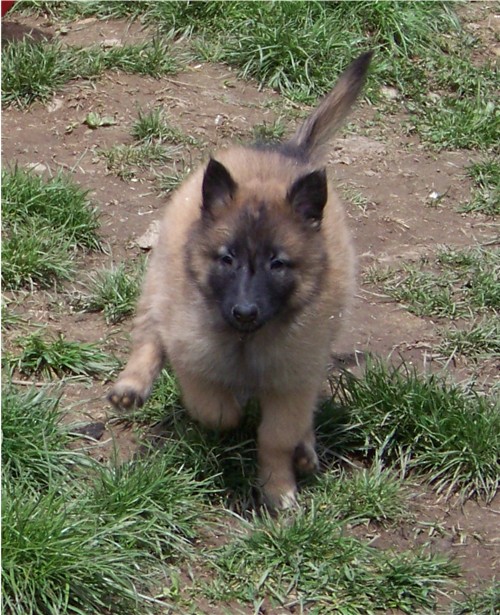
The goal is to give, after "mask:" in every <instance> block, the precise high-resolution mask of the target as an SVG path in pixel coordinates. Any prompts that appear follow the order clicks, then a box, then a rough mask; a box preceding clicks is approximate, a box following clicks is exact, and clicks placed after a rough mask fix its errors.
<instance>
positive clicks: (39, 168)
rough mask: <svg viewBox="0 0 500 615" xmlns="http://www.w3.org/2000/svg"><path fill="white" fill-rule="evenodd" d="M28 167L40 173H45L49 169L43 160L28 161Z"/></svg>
mask: <svg viewBox="0 0 500 615" xmlns="http://www.w3.org/2000/svg"><path fill="white" fill-rule="evenodd" d="M26 168H27V169H29V170H30V171H33V173H37V174H38V175H43V174H44V173H45V171H47V167H46V166H45V165H44V164H42V163H41V162H28V164H27V165H26Z"/></svg>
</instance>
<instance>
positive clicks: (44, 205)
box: [2, 167, 100, 289]
mask: <svg viewBox="0 0 500 615" xmlns="http://www.w3.org/2000/svg"><path fill="white" fill-rule="evenodd" d="M2 214H3V228H4V241H3V250H2V281H3V283H4V285H5V287H6V288H10V289H17V288H21V287H25V286H33V285H37V286H41V287H49V286H51V285H52V284H53V283H54V282H56V281H57V280H60V279H68V278H70V277H71V275H72V274H73V261H74V258H75V253H76V249H77V248H86V249H98V248H99V247H100V242H99V239H98V236H97V233H96V231H97V228H98V226H99V224H98V218H97V212H96V210H95V209H94V208H93V207H92V206H91V205H90V203H89V200H88V197H87V191H86V190H83V189H82V188H81V187H80V186H78V185H77V184H75V183H74V182H73V180H72V179H71V178H69V177H68V176H66V175H63V174H58V175H56V176H55V177H53V178H51V179H45V178H42V177H40V176H38V175H35V174H33V173H29V172H26V171H23V170H21V169H19V168H17V167H16V168H15V169H13V170H4V171H2Z"/></svg>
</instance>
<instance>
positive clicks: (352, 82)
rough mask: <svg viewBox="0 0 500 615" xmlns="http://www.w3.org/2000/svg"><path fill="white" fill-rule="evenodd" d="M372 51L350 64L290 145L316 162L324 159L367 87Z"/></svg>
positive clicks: (291, 140) (294, 136)
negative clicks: (357, 99)
mask: <svg viewBox="0 0 500 615" xmlns="http://www.w3.org/2000/svg"><path fill="white" fill-rule="evenodd" d="M372 55H373V52H372V51H368V52H367V53H364V54H363V55H361V56H359V58H357V59H356V60H354V62H352V63H351V64H350V65H349V66H348V67H347V69H346V70H345V71H344V72H343V73H342V75H341V76H340V77H339V79H338V81H337V83H336V84H335V87H334V88H333V90H332V91H331V92H330V93H329V94H327V95H326V97H325V98H324V99H323V101H322V102H321V104H320V105H319V107H318V108H317V109H316V110H315V111H313V113H312V114H311V115H310V116H309V117H308V118H307V119H306V121H305V122H304V123H303V124H302V125H301V126H300V127H299V128H298V129H297V131H296V133H295V134H294V135H293V136H292V138H291V139H290V141H289V142H288V143H287V144H286V145H289V146H291V147H292V148H293V149H294V150H296V151H299V152H300V153H301V155H302V156H303V157H304V158H306V159H308V160H310V161H311V162H313V163H321V162H323V161H324V158H325V156H326V153H327V152H326V151H325V148H326V146H327V145H328V143H329V142H330V140H331V138H332V137H333V135H334V134H335V133H336V132H337V130H338V129H339V128H340V126H341V124H342V122H343V121H344V119H345V118H346V116H347V115H348V113H349V111H350V110H351V107H352V105H353V104H354V101H355V100H356V98H357V97H358V94H359V92H360V91H361V89H362V87H363V84H364V82H365V78H366V74H367V72H368V67H369V65H370V60H371V59H372Z"/></svg>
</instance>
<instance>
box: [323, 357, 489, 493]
mask: <svg viewBox="0 0 500 615" xmlns="http://www.w3.org/2000/svg"><path fill="white" fill-rule="evenodd" d="M334 393H335V394H334V397H333V400H332V403H333V406H332V408H330V409H329V408H328V406H327V407H326V412H327V415H328V413H333V415H334V420H333V423H332V435H331V436H330V437H328V421H327V420H326V418H324V419H323V422H322V424H321V425H320V445H321V446H333V447H335V446H339V444H340V445H341V444H342V440H339V438H338V436H337V434H338V431H339V424H338V417H337V416H335V415H336V413H338V412H339V406H340V411H342V408H343V413H344V415H345V413H346V412H347V414H348V416H349V423H348V425H347V426H346V429H347V434H346V435H344V439H345V441H346V444H344V447H345V448H346V449H347V450H349V449H350V450H351V451H358V452H361V453H363V454H364V456H367V457H368V458H371V456H372V455H377V456H378V458H380V459H381V460H382V461H383V462H384V463H387V464H392V465H394V466H395V467H397V468H398V469H399V470H401V471H402V472H403V474H406V473H407V472H414V473H417V474H421V475H423V476H425V477H426V478H427V479H428V480H429V481H430V482H431V483H432V484H433V485H434V487H435V488H436V490H437V492H438V493H444V494H447V495H449V494H451V493H455V492H459V493H460V494H461V496H462V497H463V498H469V497H475V496H478V497H482V498H484V499H485V500H491V499H492V498H493V496H494V495H495V493H496V491H497V489H498V486H499V477H500V464H499V461H498V460H499V459H500V413H499V407H498V401H495V400H494V399H493V398H492V399H488V398H487V397H484V396H481V395H479V394H477V393H475V392H474V391H473V390H466V389H464V388H462V387H460V386H459V385H456V384H451V383H447V382H446V381H444V380H442V379H440V378H438V377H437V376H435V375H431V376H427V377H424V376H418V375H417V373H416V372H415V371H414V370H412V369H410V368H407V367H405V366H404V365H402V366H401V367H399V368H397V367H387V366H386V365H384V364H383V363H382V362H380V361H369V362H368V364H367V366H366V370H365V372H364V374H363V375H362V376H361V377H359V378H357V377H354V376H353V375H351V374H349V373H346V374H345V375H344V376H343V377H342V378H341V379H340V381H339V382H337V383H336V385H335V389H334ZM322 441H323V442H322ZM336 443H337V444H336Z"/></svg>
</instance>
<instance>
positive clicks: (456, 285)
mask: <svg viewBox="0 0 500 615" xmlns="http://www.w3.org/2000/svg"><path fill="white" fill-rule="evenodd" d="M499 272H500V251H499V250H497V249H482V248H470V249H468V250H452V249H447V248H444V249H441V250H439V251H438V253H437V255H436V258H435V259H434V261H431V262H429V260H428V259H427V258H423V259H422V260H421V262H420V265H413V264H412V265H406V266H405V267H404V269H403V272H402V273H398V272H395V273H394V274H393V275H392V276H391V275H388V276H386V279H385V280H384V282H383V286H384V290H385V292H386V293H387V294H388V295H389V296H390V297H392V298H393V299H395V300H396V301H400V302H401V303H404V304H405V306H406V307H407V309H408V310H409V311H411V312H412V313H414V314H416V315H417V316H439V317H445V318H455V317H458V316H465V317H467V316H472V315H480V314H482V313H485V312H487V311H490V310H499V309H500V278H499Z"/></svg>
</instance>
